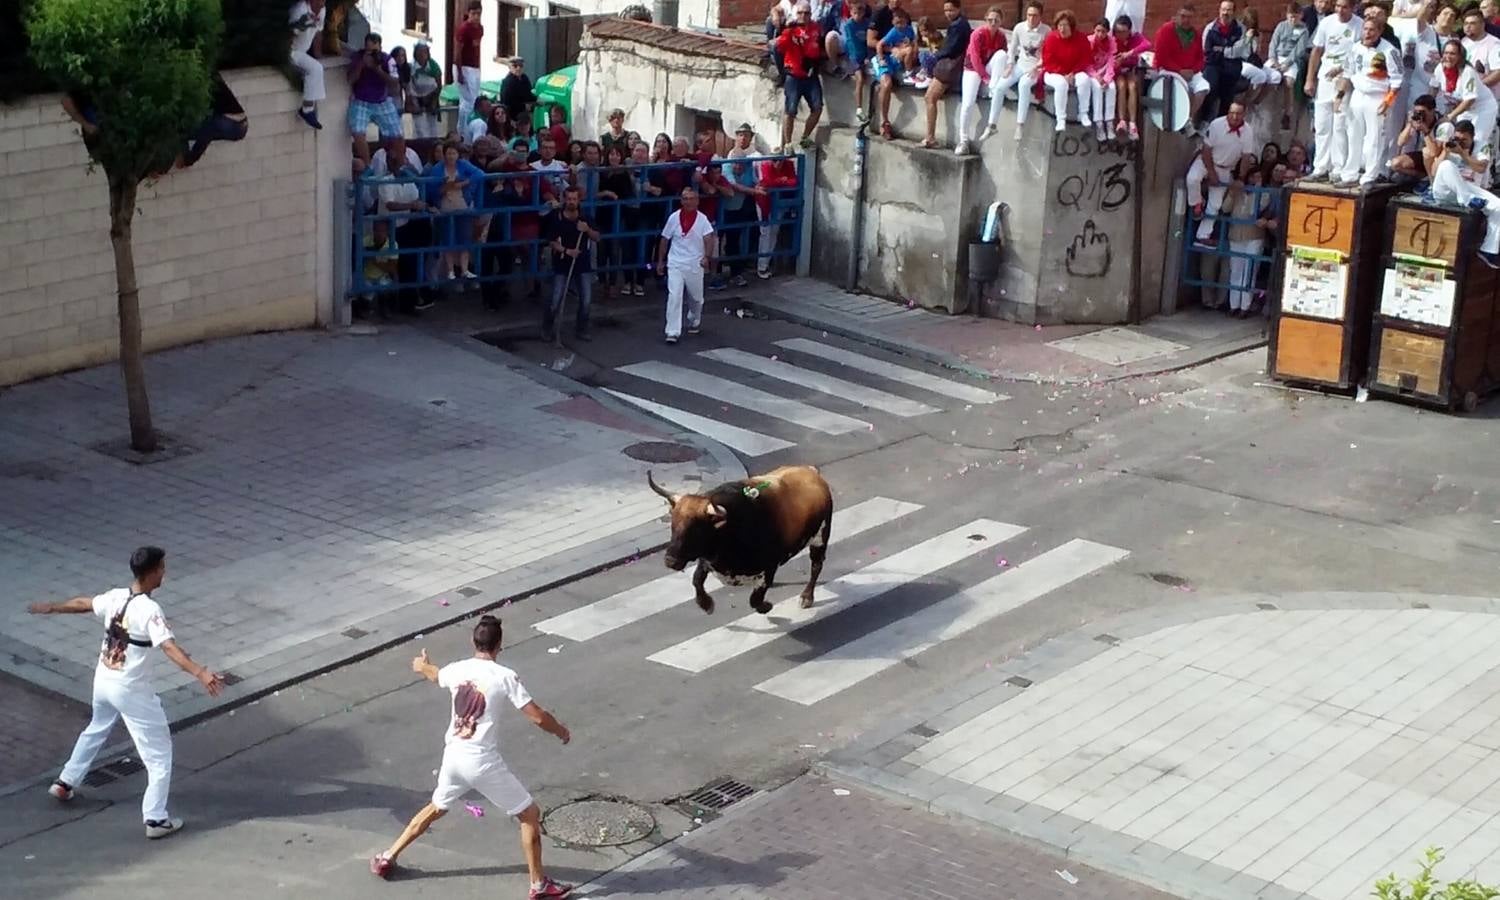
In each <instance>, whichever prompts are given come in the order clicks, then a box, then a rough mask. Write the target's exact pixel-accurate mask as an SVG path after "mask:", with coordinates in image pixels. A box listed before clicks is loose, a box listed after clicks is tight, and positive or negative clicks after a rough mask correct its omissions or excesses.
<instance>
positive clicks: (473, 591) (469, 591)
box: [458, 587, 484, 597]
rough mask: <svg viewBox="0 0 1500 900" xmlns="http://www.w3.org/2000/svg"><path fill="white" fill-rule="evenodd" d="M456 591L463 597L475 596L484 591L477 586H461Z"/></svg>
mask: <svg viewBox="0 0 1500 900" xmlns="http://www.w3.org/2000/svg"><path fill="white" fill-rule="evenodd" d="M458 592H459V593H460V594H463V595H464V596H465V597H477V596H479V595H480V594H482V593H484V591H482V590H480V589H479V588H477V587H461V588H459V589H458Z"/></svg>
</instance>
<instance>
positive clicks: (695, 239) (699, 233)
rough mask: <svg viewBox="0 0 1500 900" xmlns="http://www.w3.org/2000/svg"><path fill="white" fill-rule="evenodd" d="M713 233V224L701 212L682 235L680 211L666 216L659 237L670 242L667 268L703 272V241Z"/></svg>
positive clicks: (705, 248)
mask: <svg viewBox="0 0 1500 900" xmlns="http://www.w3.org/2000/svg"><path fill="white" fill-rule="evenodd" d="M713 233H714V226H713V223H711V222H709V221H708V216H705V215H704V214H703V213H702V212H701V211H700V212H699V213H698V215H697V216H696V217H695V218H694V219H693V227H692V228H690V229H688V232H687V234H683V233H682V210H680V209H679V210H678V211H677V212H674V213H672V214H671V215H670V216H667V224H666V226H665V227H663V228H662V230H661V236H662V237H664V238H666V239H667V240H669V241H671V242H672V246H671V247H670V248H669V249H668V250H667V268H669V269H676V270H677V271H679V272H694V271H698V272H701V271H703V258H704V257H705V256H706V255H707V254H708V248H707V246H705V244H704V239H705V238H707V237H708V236H709V235H711V234H713Z"/></svg>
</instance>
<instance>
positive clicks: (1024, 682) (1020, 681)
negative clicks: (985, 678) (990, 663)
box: [1005, 675, 1031, 688]
mask: <svg viewBox="0 0 1500 900" xmlns="http://www.w3.org/2000/svg"><path fill="white" fill-rule="evenodd" d="M1005 683H1006V684H1008V685H1011V686H1013V687H1018V688H1029V687H1031V679H1030V678H1022V677H1021V676H1020V675H1012V676H1010V677H1009V678H1007V679H1005Z"/></svg>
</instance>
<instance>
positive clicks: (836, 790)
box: [833, 788, 849, 797]
mask: <svg viewBox="0 0 1500 900" xmlns="http://www.w3.org/2000/svg"><path fill="white" fill-rule="evenodd" d="M833 795H834V796H835V797H847V796H849V792H848V791H846V790H844V789H843V788H834V789H833Z"/></svg>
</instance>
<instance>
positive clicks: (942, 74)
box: [922, 0, 974, 149]
mask: <svg viewBox="0 0 1500 900" xmlns="http://www.w3.org/2000/svg"><path fill="white" fill-rule="evenodd" d="M943 16H944V17H945V18H947V20H948V28H947V29H946V30H945V31H944V32H943V45H942V46H941V47H939V48H938V50H937V53H936V59H935V61H934V62H933V66H932V81H931V82H929V83H928V85H927V98H926V99H927V137H925V138H923V139H922V146H923V147H927V148H929V149H930V148H933V147H936V146H937V145H938V142H937V112H938V106H939V104H941V103H942V102H943V95H944V94H947V93H950V92H952V90H953V89H954V88H957V87H960V86H961V84H962V80H963V71H964V55H965V54H966V53H968V50H969V38H970V36H971V35H972V34H973V33H974V28H973V26H972V25H970V24H969V20H968V19H967V18H966V17H965V16H964V11H963V7H961V6H959V0H943Z"/></svg>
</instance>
